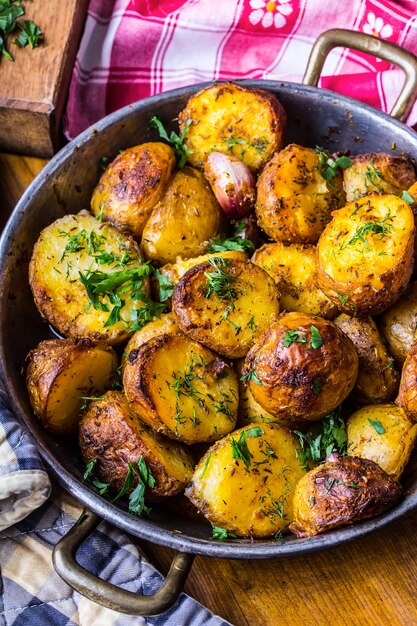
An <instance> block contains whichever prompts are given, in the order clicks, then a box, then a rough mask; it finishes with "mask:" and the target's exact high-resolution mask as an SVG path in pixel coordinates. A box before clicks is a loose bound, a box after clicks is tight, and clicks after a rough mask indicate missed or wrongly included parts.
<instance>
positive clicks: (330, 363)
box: [243, 312, 358, 424]
mask: <svg viewBox="0 0 417 626" xmlns="http://www.w3.org/2000/svg"><path fill="white" fill-rule="evenodd" d="M313 327H314V328H315V329H316V333H317V332H318V333H319V336H320V339H321V344H320V345H319V346H317V343H316V342H315V340H314V337H313V330H314V329H313ZM296 337H299V338H300V339H301V341H302V342H301V341H298V340H297V339H296ZM314 346H317V347H314ZM357 373H358V356H357V354H356V350H355V348H354V347H353V344H352V342H351V340H350V339H349V338H348V337H347V336H346V335H345V334H344V333H342V331H341V330H340V329H339V328H337V326H335V325H334V324H333V323H332V322H329V321H328V320H324V319H322V318H320V317H315V316H312V315H306V314H305V313H295V312H294V313H282V314H281V315H280V316H279V318H278V320H277V321H276V322H275V323H274V324H271V326H270V327H269V329H268V330H267V331H266V332H265V334H264V335H263V336H262V337H260V338H259V340H258V341H257V343H256V344H255V345H254V346H253V348H252V349H251V350H250V352H249V353H248V354H247V356H246V360H245V366H244V370H243V375H244V377H245V378H246V379H247V385H248V387H249V391H250V392H251V394H252V395H253V397H254V398H255V400H256V401H257V402H258V403H259V404H260V405H261V406H262V407H263V408H264V409H266V410H267V411H268V412H269V413H270V414H271V415H273V416H275V418H277V419H283V420H286V421H291V422H293V423H296V424H297V423H299V422H300V421H302V420H305V421H314V420H318V419H319V418H320V417H322V416H323V415H325V414H326V413H329V412H330V411H332V410H333V409H334V408H335V407H337V406H338V405H339V404H340V403H341V402H342V401H343V400H344V399H345V398H346V397H347V396H348V394H349V393H350V392H351V390H352V388H353V386H354V384H355V381H356V376H357Z"/></svg>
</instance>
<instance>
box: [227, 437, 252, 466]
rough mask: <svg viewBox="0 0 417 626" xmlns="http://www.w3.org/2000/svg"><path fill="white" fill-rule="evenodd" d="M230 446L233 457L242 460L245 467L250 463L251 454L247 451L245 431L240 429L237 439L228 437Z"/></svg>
mask: <svg viewBox="0 0 417 626" xmlns="http://www.w3.org/2000/svg"><path fill="white" fill-rule="evenodd" d="M230 443H231V446H232V457H233V458H234V459H237V460H240V461H243V463H244V464H245V467H246V468H249V467H250V465H251V458H252V454H251V453H250V452H249V448H248V444H247V442H246V431H242V432H241V433H240V435H239V439H238V440H237V441H236V439H233V437H232V438H231V439H230Z"/></svg>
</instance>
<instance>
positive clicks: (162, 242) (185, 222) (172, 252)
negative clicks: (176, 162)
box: [142, 167, 223, 265]
mask: <svg viewBox="0 0 417 626" xmlns="http://www.w3.org/2000/svg"><path fill="white" fill-rule="evenodd" d="M222 220H223V215H222V211H221V208H220V205H219V203H218V202H217V200H216V198H215V196H214V194H213V192H212V190H211V188H210V185H209V184H208V182H207V180H206V179H205V178H204V176H203V174H202V173H201V172H199V171H198V170H195V169H193V168H192V167H184V168H183V169H182V170H180V171H179V172H177V173H176V174H175V176H174V177H173V178H172V179H171V181H170V183H169V185H168V187H167V190H166V193H165V195H164V196H163V198H162V199H161V201H160V202H159V203H158V204H157V206H156V207H155V208H154V210H153V212H152V215H151V216H150V218H149V220H148V222H147V224H146V226H145V228H144V231H143V235H142V248H143V251H144V253H145V256H146V258H147V259H151V260H152V261H156V262H157V263H158V264H159V265H164V263H175V261H176V259H177V257H182V258H187V257H195V256H198V255H199V254H203V253H204V252H205V251H206V250H207V248H208V246H209V243H210V242H209V240H210V239H212V238H213V237H216V236H217V235H218V233H219V232H220V230H221V224H222Z"/></svg>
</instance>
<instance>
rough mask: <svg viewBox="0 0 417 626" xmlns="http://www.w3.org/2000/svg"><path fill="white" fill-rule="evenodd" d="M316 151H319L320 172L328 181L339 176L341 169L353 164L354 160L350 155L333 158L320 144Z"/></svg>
mask: <svg viewBox="0 0 417 626" xmlns="http://www.w3.org/2000/svg"><path fill="white" fill-rule="evenodd" d="M316 152H318V155H319V166H318V169H319V172H320V174H321V175H322V177H323V178H324V180H326V181H328V182H329V181H331V179H332V178H334V177H335V176H337V175H338V174H339V172H340V170H341V169H343V170H344V169H346V168H347V167H350V166H351V165H353V161H352V159H349V157H347V156H340V157H337V158H333V157H331V156H330V155H329V154H328V153H327V152H326V151H325V150H324V148H321V147H320V146H316Z"/></svg>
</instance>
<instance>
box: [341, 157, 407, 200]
mask: <svg viewBox="0 0 417 626" xmlns="http://www.w3.org/2000/svg"><path fill="white" fill-rule="evenodd" d="M351 160H352V161H353V164H352V165H351V166H350V167H347V168H346V169H345V170H344V171H343V188H344V190H345V193H346V200H347V202H352V201H353V200H357V198H359V197H360V196H364V195H367V194H368V193H373V192H376V193H389V194H394V195H396V196H401V194H402V192H403V191H404V190H405V189H408V188H409V187H410V185H412V184H413V183H414V181H415V180H416V173H415V171H414V167H413V164H412V162H411V161H410V159H408V158H407V157H404V156H397V155H393V154H384V153H382V152H374V153H371V154H358V155H357V156H354V157H351Z"/></svg>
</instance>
